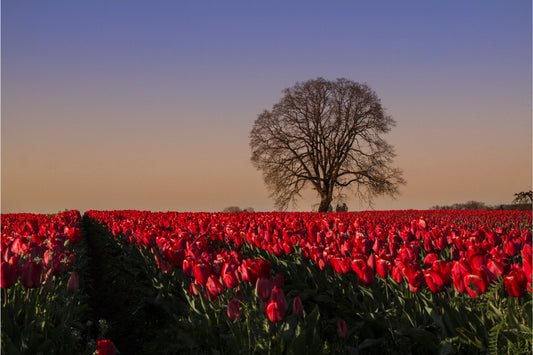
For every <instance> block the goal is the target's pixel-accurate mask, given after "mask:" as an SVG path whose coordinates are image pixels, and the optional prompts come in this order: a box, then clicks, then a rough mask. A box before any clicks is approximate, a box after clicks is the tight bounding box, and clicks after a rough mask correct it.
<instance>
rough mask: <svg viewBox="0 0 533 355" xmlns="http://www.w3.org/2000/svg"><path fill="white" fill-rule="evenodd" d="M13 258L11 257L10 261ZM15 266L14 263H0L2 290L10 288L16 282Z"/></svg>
mask: <svg viewBox="0 0 533 355" xmlns="http://www.w3.org/2000/svg"><path fill="white" fill-rule="evenodd" d="M12 258H14V257H13V256H12V257H11V259H12ZM18 277H19V275H18V273H17V265H16V264H15V263H10V262H6V261H2V263H1V266H0V278H1V279H0V283H1V286H2V288H10V287H12V286H13V285H15V283H17V280H18Z"/></svg>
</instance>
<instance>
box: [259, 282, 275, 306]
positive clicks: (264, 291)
mask: <svg viewBox="0 0 533 355" xmlns="http://www.w3.org/2000/svg"><path fill="white" fill-rule="evenodd" d="M273 286H274V285H273V284H272V281H270V280H269V279H265V278H264V277H261V278H259V279H257V282H256V284H255V295H256V296H257V297H259V299H260V300H261V301H263V302H266V301H268V299H269V298H270V294H271V293H272V288H273Z"/></svg>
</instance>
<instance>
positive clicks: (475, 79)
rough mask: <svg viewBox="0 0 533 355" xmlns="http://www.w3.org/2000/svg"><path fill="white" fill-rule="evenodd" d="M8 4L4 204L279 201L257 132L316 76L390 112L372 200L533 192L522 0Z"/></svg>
mask: <svg viewBox="0 0 533 355" xmlns="http://www.w3.org/2000/svg"><path fill="white" fill-rule="evenodd" d="M1 6H2V9H1V10H2V12H1V16H2V19H1V20H2V21H1V31H2V33H1V40H2V55H1V59H2V62H1V65H2V72H1V83H2V91H1V96H2V110H1V113H2V116H1V138H2V141H1V157H2V170H1V178H2V181H1V182H2V190H1V203H2V204H1V210H2V212H3V213H7V212H58V211H60V210H64V209H78V210H80V211H85V210H88V209H101V210H109V209H142V210H152V211H166V210H172V211H208V212H210V211H220V210H222V209H224V208H225V207H227V206H231V205H236V206H240V207H241V208H244V207H249V206H250V207H253V208H254V209H255V210H256V211H269V210H273V209H274V204H273V201H272V199H270V198H269V193H268V190H267V189H266V187H265V185H264V183H263V180H262V175H261V172H259V171H257V170H255V168H254V167H253V166H252V164H251V162H250V155H251V151H250V147H249V133H250V130H251V129H252V126H253V123H254V121H255V119H256V118H257V115H258V114H259V113H261V112H262V111H263V110H264V109H271V108H272V105H273V104H275V103H276V102H277V101H279V99H280V98H281V97H282V90H283V89H284V88H287V87H290V86H292V85H294V84H295V83H296V82H298V81H306V80H309V79H315V78H317V77H324V78H326V79H330V80H335V79H336V78H340V77H344V78H347V79H350V80H354V81H357V82H361V83H363V82H364V83H367V84H368V85H369V86H370V87H371V88H372V89H373V90H374V91H375V92H376V93H377V95H378V97H379V98H380V99H381V101H382V104H383V106H384V107H385V108H386V109H387V113H388V114H390V115H391V116H392V117H393V118H394V119H395V120H396V123H397V126H396V127H395V128H393V129H392V131H391V132H390V133H389V134H388V135H387V136H386V139H387V141H388V142H389V143H391V144H392V145H393V146H394V147H395V150H396V153H397V157H396V160H395V165H396V166H397V167H399V168H401V169H403V172H404V177H405V179H406V180H407V185H405V186H403V187H402V188H401V195H400V196H399V197H398V198H397V199H396V200H394V199H391V198H389V197H386V198H379V199H376V200H375V203H374V208H375V209H382V210H387V209H426V208H429V207H431V206H434V205H436V204H441V205H442V204H452V203H455V202H465V201H468V200H477V201H482V202H485V203H487V204H499V203H510V202H511V201H512V199H513V197H514V196H513V195H514V193H516V192H520V191H525V190H529V189H531V185H532V120H531V118H532V116H531V109H532V102H531V97H532V90H531V87H532V86H531V78H532V70H531V69H532V63H531V53H532V48H531V44H532V38H531V32H532V24H531V13H532V9H531V1H529V0H517V1H503V0H498V1H487V0H480V1H470V0H468V1H464V0H459V1H456V0H453V1H450V0H447V1H396V0H390V1H385V0H382V1H312V0H311V1H309V0H306V1H249V0H248V1H132V0H127V1H126V0H116V1H104V0H91V1H30V0H16V1H15V0H3V1H2V4H1ZM317 202H318V200H317V199H316V198H314V195H313V194H312V192H310V193H309V194H307V197H306V198H305V199H303V200H300V201H299V202H298V204H297V205H296V206H294V207H293V208H291V210H311V209H312V208H313V206H314V205H315V204H316V203H317ZM347 204H348V206H349V207H350V209H351V210H358V209H367V208H368V206H367V205H365V204H361V203H359V202H357V201H355V200H354V199H348V201H347ZM314 208H316V206H314Z"/></svg>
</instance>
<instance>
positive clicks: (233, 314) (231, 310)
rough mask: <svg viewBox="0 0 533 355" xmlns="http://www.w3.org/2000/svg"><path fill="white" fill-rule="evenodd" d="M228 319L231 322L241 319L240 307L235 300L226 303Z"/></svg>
mask: <svg viewBox="0 0 533 355" xmlns="http://www.w3.org/2000/svg"><path fill="white" fill-rule="evenodd" d="M226 313H227V314H228V318H229V319H231V320H233V321H234V320H236V319H239V318H241V315H242V314H241V307H240V305H239V301H237V300H231V301H229V303H228V307H227V311H226Z"/></svg>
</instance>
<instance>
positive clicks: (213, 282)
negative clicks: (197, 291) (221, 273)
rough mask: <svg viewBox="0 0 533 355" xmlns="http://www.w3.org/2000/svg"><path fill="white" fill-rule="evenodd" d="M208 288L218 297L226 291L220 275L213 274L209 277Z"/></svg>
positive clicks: (212, 294)
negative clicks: (219, 277)
mask: <svg viewBox="0 0 533 355" xmlns="http://www.w3.org/2000/svg"><path fill="white" fill-rule="evenodd" d="M206 286H207V290H208V291H209V293H210V294H211V296H213V297H217V296H218V295H220V294H221V293H222V292H223V291H224V286H223V285H222V284H221V283H220V280H219V279H218V277H216V276H214V275H211V276H209V277H208V279H207V283H206Z"/></svg>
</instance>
